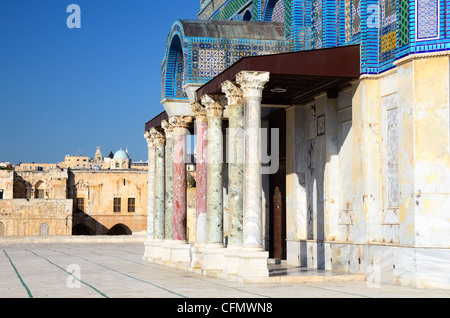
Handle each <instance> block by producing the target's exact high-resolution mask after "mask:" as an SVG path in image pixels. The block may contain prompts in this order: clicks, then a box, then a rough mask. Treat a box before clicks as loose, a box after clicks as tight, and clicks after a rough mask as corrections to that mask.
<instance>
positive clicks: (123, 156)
mask: <svg viewBox="0 0 450 318" xmlns="http://www.w3.org/2000/svg"><path fill="white" fill-rule="evenodd" d="M114 159H122V160H128V159H130V157H128V154H127V153H126V152H125V151H124V150H122V149H120V150H119V151H117V152H116V153H115V154H114Z"/></svg>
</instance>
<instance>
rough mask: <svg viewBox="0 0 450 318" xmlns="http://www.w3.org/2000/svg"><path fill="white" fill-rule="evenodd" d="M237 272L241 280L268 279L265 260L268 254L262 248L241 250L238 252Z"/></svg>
mask: <svg viewBox="0 0 450 318" xmlns="http://www.w3.org/2000/svg"><path fill="white" fill-rule="evenodd" d="M239 259H240V264H239V271H238V276H239V277H240V278H241V279H245V278H254V277H269V269H268V267H267V260H268V259H269V252H266V251H264V250H263V249H262V248H245V247H244V248H242V249H241V250H240V252H239Z"/></svg>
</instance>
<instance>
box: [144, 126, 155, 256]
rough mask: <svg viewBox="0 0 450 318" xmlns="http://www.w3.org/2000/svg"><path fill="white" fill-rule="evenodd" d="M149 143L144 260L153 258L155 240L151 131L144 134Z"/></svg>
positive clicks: (153, 166) (153, 149) (153, 170)
mask: <svg viewBox="0 0 450 318" xmlns="http://www.w3.org/2000/svg"><path fill="white" fill-rule="evenodd" d="M144 137H145V139H147V145H148V193H147V194H148V196H147V240H146V241H145V252H144V257H143V259H144V260H150V259H151V246H150V244H151V241H152V240H153V209H154V206H153V205H154V199H155V190H154V189H155V178H154V173H155V146H154V143H153V137H152V135H151V134H150V131H146V132H145V134H144Z"/></svg>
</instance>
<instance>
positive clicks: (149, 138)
mask: <svg viewBox="0 0 450 318" xmlns="http://www.w3.org/2000/svg"><path fill="white" fill-rule="evenodd" d="M144 138H145V139H147V144H148V147H149V148H151V147H153V137H152V135H151V134H150V131H146V132H145V133H144Z"/></svg>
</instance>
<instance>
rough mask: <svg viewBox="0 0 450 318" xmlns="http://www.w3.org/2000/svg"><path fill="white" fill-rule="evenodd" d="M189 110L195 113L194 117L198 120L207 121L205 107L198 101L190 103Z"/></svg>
mask: <svg viewBox="0 0 450 318" xmlns="http://www.w3.org/2000/svg"><path fill="white" fill-rule="evenodd" d="M191 110H192V112H193V113H194V114H195V119H196V120H197V121H198V122H201V123H206V122H207V121H208V119H207V113H206V109H205V107H203V106H202V105H201V104H200V103H197V102H195V103H192V104H191Z"/></svg>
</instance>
